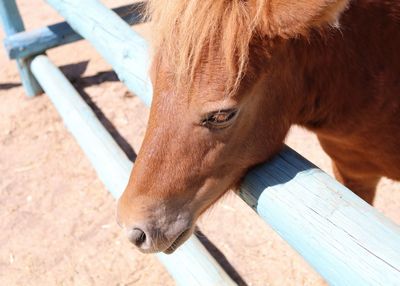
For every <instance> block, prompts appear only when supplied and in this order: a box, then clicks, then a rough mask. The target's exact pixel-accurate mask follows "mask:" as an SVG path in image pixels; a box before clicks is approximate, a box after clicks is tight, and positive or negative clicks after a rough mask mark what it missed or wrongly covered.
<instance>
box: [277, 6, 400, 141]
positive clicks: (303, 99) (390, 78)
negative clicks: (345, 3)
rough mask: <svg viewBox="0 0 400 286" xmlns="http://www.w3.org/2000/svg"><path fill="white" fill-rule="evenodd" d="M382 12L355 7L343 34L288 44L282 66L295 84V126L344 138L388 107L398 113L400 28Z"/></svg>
mask: <svg viewBox="0 0 400 286" xmlns="http://www.w3.org/2000/svg"><path fill="white" fill-rule="evenodd" d="M377 5H378V4H377ZM379 5H380V4H379ZM383 8H385V7H383ZM383 8H382V9H376V7H373V6H371V5H369V6H368V9H367V8H366V7H358V6H357V5H353V7H352V8H351V9H350V10H349V11H348V12H346V15H344V16H343V17H342V19H341V24H342V28H341V29H340V30H339V29H333V28H327V29H326V30H325V31H319V32H314V33H311V34H310V35H309V37H308V38H299V39H294V40H290V41H284V43H283V44H282V45H283V46H284V48H283V49H281V51H282V52H281V53H280V57H278V60H279V63H277V65H278V64H282V63H283V65H284V66H283V67H282V68H281V70H284V71H285V72H284V74H283V75H284V77H285V76H286V79H284V80H285V82H286V83H291V84H290V87H288V88H287V94H288V96H289V97H290V98H288V100H290V102H293V109H292V110H291V111H290V112H291V114H294V116H293V123H295V124H300V125H303V126H305V127H307V128H309V129H311V130H313V131H316V132H321V133H329V134H335V135H337V136H342V135H345V134H347V133H348V132H350V133H351V132H354V129H359V126H361V125H363V124H364V123H365V120H373V119H374V118H375V119H376V120H378V117H377V116H378V114H382V112H383V111H385V112H386V113H388V108H389V107H388V106H389V105H388V103H390V106H392V107H391V108H392V109H393V110H390V112H392V113H394V112H395V111H398V109H396V106H400V98H399V97H398V93H399V85H398V84H397V79H396V77H394V75H396V74H397V71H398V69H399V68H400V55H399V53H398V52H397V51H398V48H399V46H400V40H399V39H400V29H399V24H398V21H397V20H396V18H395V17H391V16H389V15H387V11H386V10H385V9H383ZM287 85H289V84H287ZM384 108H386V109H384ZM389 109H390V108H389ZM374 116H375V117H374ZM379 120H381V121H382V120H384V119H382V116H381V115H380V117H379Z"/></svg>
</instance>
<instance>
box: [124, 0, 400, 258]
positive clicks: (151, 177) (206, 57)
mask: <svg viewBox="0 0 400 286" xmlns="http://www.w3.org/2000/svg"><path fill="white" fill-rule="evenodd" d="M347 6H348V1H340V0H336V1H335V0H309V1H306V0H301V1H300V0H299V1H295V0H293V1H283V0H248V1H245V0H203V1H197V0H176V1H172V0H171V1H158V0H157V1H156V0H153V1H151V5H150V12H151V15H152V17H153V20H154V24H155V28H154V29H155V33H157V40H155V57H154V62H153V67H152V80H153V85H154V98H153V103H152V108H151V113H150V119H149V126H148V130H147V133H146V136H145V139H144V142H143V147H142V149H141V151H140V153H139V155H138V158H137V161H136V165H135V168H134V170H133V172H132V175H131V179H130V182H129V185H128V187H127V189H126V191H125V192H124V194H123V196H122V197H121V199H120V201H119V207H118V217H119V220H120V221H121V223H122V224H124V225H125V227H127V228H128V229H131V228H134V227H140V228H142V229H143V230H144V232H145V233H146V234H147V237H148V238H149V240H151V243H152V245H151V246H149V245H147V246H146V247H144V246H141V247H140V248H141V250H142V251H145V252H149V251H167V252H170V251H173V248H175V247H176V246H178V245H179V244H180V243H182V242H183V241H184V240H185V239H186V238H187V237H188V235H190V233H191V231H192V230H193V226H194V222H195V221H196V219H197V218H198V217H199V215H200V214H201V213H202V212H204V211H205V210H206V209H207V208H208V207H209V206H210V205H212V204H213V203H214V202H215V201H216V200H218V198H220V197H221V196H222V195H223V194H224V193H225V192H226V191H227V190H228V189H229V188H231V187H233V186H235V185H236V184H237V183H238V181H239V179H240V178H241V177H242V176H243V175H244V174H245V172H246V171H247V170H248V169H249V168H251V167H252V166H254V165H255V164H258V163H261V162H263V161H265V160H267V159H269V158H270V157H271V156H273V155H274V154H275V153H276V152H278V151H279V150H280V148H281V147H282V144H283V140H284V138H285V136H286V133H287V131H288V130H289V128H290V126H291V125H292V124H299V125H302V126H305V127H306V128H308V129H310V130H312V131H313V132H315V133H316V134H317V135H318V138H319V140H320V142H321V145H322V147H323V148H324V150H325V151H326V152H327V153H328V154H329V155H330V156H331V158H332V160H333V161H334V171H335V175H336V177H337V178H338V180H340V181H341V182H343V183H344V184H345V185H346V186H348V187H349V188H350V189H352V190H353V191H354V192H355V193H357V194H358V195H359V196H361V197H362V198H364V199H365V200H366V201H368V202H369V203H372V201H373V197H374V192H375V186H376V184H377V182H378V181H379V179H380V178H381V177H382V176H387V177H390V178H392V179H396V180H399V179H400V152H399V150H398V148H399V146H400V77H399V74H400V53H399V51H400V21H399V19H400V1H394V0H393V1H379V0H359V1H352V2H351V3H350V4H349V8H348V9H347V10H346V7H347ZM339 15H341V16H340V18H339ZM227 91H228V92H227ZM232 108H234V109H237V110H238V115H237V116H236V117H235V119H234V120H233V121H232V122H230V125H229V126H228V127H227V128H225V129H222V130H212V129H209V128H206V127H205V126H204V125H202V124H201V122H202V120H203V119H204V118H205V117H207V115H209V114H210V112H214V111H218V110H227V109H232ZM183 230H187V231H186V232H184V234H185V235H184V236H182V237H180V234H181V233H182V231H183ZM154 233H157V235H158V236H155V235H154ZM160 234H161V236H160ZM160 237H161V238H160ZM178 237H179V238H178ZM174 241H176V243H175V244H172V242H174ZM171 247H172V250H171Z"/></svg>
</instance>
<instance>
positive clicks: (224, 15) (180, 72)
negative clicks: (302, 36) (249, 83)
mask: <svg viewBox="0 0 400 286" xmlns="http://www.w3.org/2000/svg"><path fill="white" fill-rule="evenodd" d="M249 2H250V1H247V0H229V1H228V0H149V3H148V11H147V15H148V17H150V18H151V22H152V31H153V35H154V37H153V39H152V40H153V48H154V50H155V51H156V52H158V54H159V55H161V57H162V59H163V60H166V61H167V64H168V65H169V68H170V70H172V72H173V75H174V80H175V87H176V89H177V90H179V89H181V88H188V87H191V86H192V84H193V81H194V78H195V73H196V72H197V71H198V70H199V68H200V63H204V62H205V63H208V64H210V61H213V62H215V60H218V61H221V62H220V64H222V67H223V68H224V73H225V74H226V77H227V82H226V87H225V89H226V91H227V92H233V91H235V90H236V89H237V87H238V85H239V83H240V81H241V78H242V77H243V74H244V73H245V71H246V66H247V62H248V57H249V44H250V41H251V39H252V37H253V35H254V33H255V31H256V29H257V27H258V26H259V25H260V24H261V22H262V17H260V15H261V12H262V11H263V9H264V8H265V7H264V5H265V4H264V3H265V2H266V1H265V0H255V1H252V3H253V4H252V6H250V4H249ZM215 50H217V51H218V55H219V58H218V59H215V54H213V55H214V57H213V58H210V57H207V53H208V52H210V51H215ZM201 68H202V70H203V68H204V67H203V66H202V67H201Z"/></svg>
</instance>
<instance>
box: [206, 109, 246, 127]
mask: <svg viewBox="0 0 400 286" xmlns="http://www.w3.org/2000/svg"><path fill="white" fill-rule="evenodd" d="M237 113H238V110H237V109H225V110H218V111H216V112H212V113H209V114H207V115H206V117H205V118H204V119H203V120H202V121H201V125H202V126H205V127H207V128H209V129H223V128H226V127H228V126H229V123H230V122H231V121H232V120H233V119H234V118H235V117H236V115H237ZM223 116H225V118H222V119H221V118H218V117H223Z"/></svg>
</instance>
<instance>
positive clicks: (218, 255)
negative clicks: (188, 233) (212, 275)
mask: <svg viewBox="0 0 400 286" xmlns="http://www.w3.org/2000/svg"><path fill="white" fill-rule="evenodd" d="M195 235H196V237H197V238H198V239H199V240H200V242H201V243H202V244H203V246H204V247H205V248H206V249H207V251H208V252H209V253H210V254H211V255H212V256H213V257H214V258H215V260H217V262H218V264H219V265H221V267H222V269H224V270H225V272H226V274H228V276H229V277H230V278H231V279H232V280H233V281H235V282H236V283H237V284H238V285H239V286H247V283H246V282H245V281H244V279H243V277H242V276H241V275H240V274H239V273H238V272H237V271H236V269H235V267H233V265H232V264H231V263H230V262H229V261H228V259H226V257H225V255H224V254H223V253H222V252H221V250H219V249H218V247H216V246H215V244H214V243H212V242H211V241H210V240H209V239H208V238H207V236H205V235H204V234H203V232H202V231H201V230H200V229H199V228H198V227H196V231H195Z"/></svg>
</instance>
